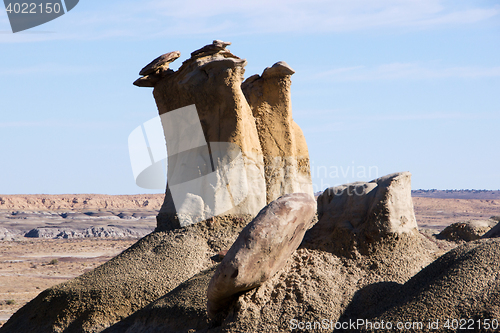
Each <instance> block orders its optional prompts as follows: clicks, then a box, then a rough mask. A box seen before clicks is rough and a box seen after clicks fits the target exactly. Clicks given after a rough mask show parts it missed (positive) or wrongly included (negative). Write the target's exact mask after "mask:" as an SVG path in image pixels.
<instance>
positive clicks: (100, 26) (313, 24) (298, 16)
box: [0, 0, 500, 42]
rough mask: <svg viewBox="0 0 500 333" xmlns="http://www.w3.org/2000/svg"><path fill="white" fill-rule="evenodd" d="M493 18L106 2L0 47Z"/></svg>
mask: <svg viewBox="0 0 500 333" xmlns="http://www.w3.org/2000/svg"><path fill="white" fill-rule="evenodd" d="M499 13H500V6H499V5H496V6H492V7H478V6H474V5H473V4H471V3H470V4H468V7H463V6H459V5H457V2H456V1H449V0H335V1H332V0H309V1H306V0H275V1H268V0H253V1H245V2H243V1H234V0H220V1H201V0H187V1H168V2H166V1H160V0H151V1H148V2H142V3H138V2H136V1H134V2H131V1H129V2H126V1H119V2H114V1H109V2H106V3H102V2H101V3H98V4H95V3H94V4H84V3H81V4H79V5H78V7H76V8H75V9H74V10H73V11H71V12H70V13H68V14H67V15H65V16H63V17H61V18H58V19H57V20H54V21H52V22H53V23H49V24H48V25H46V27H50V28H47V29H50V30H54V31H57V33H55V34H42V35H32V34H27V33H25V34H23V33H18V34H5V33H3V34H0V42H20V41H22V42H26V41H34V40H55V39H106V38H111V37H120V36H126V37H138V38H139V37H140V38H152V37H158V36H185V35H204V34H206V35H208V34H210V35H213V34H214V33H215V32H217V33H225V34H255V33H283V32H288V33H292V32H299V33H322V32H343V31H362V30H370V29H384V28H385V29H387V28H389V29H392V28H406V29H415V28H418V29H421V28H432V27H436V26H442V25H461V24H470V23H475V22H479V21H483V20H487V19H489V18H492V17H495V16H498V15H499ZM0 23H1V25H0V30H4V29H5V30H7V29H8V28H9V27H8V24H7V20H6V15H3V16H0ZM36 29H38V28H36ZM40 29H44V28H41V27H40Z"/></svg>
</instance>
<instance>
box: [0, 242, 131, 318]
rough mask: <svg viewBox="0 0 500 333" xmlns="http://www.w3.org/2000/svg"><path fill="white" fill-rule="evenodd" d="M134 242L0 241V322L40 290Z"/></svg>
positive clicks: (111, 255) (78, 272) (91, 267)
mask: <svg viewBox="0 0 500 333" xmlns="http://www.w3.org/2000/svg"><path fill="white" fill-rule="evenodd" d="M136 241H137V240H135V239H109V240H108V239H106V240H103V239H73V240H65V239H49V240H46V239H29V240H25V241H0V323H1V324H3V323H5V321H7V319H8V318H9V317H10V316H11V315H12V314H13V313H14V312H16V311H17V310H18V309H19V308H21V307H22V306H23V305H24V304H26V303H27V302H29V301H30V300H31V299H33V298H34V297H35V296H37V295H38V294H39V293H40V292H41V291H42V290H44V289H47V288H49V287H51V286H53V285H55V284H58V283H61V282H64V281H66V280H68V279H72V278H74V277H76V276H78V275H81V274H82V273H84V272H85V271H87V270H91V269H93V268H95V267H97V266H98V265H101V264H103V263H104V262H106V261H108V260H109V259H111V258H112V257H114V256H116V255H117V254H119V253H120V252H121V251H123V250H125V249H126V248H128V247H129V246H130V245H132V244H133V243H135V242H136Z"/></svg>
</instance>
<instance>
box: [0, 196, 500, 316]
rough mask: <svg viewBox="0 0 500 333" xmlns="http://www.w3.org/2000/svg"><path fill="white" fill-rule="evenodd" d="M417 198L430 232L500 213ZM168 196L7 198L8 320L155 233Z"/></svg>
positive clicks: (1, 221) (478, 201) (4, 273)
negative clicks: (44, 294)
mask: <svg viewBox="0 0 500 333" xmlns="http://www.w3.org/2000/svg"><path fill="white" fill-rule="evenodd" d="M412 199H413V204H414V209H415V215H416V218H417V222H418V226H419V230H420V232H421V233H424V234H427V235H437V234H438V233H439V232H440V231H442V230H443V229H444V228H446V227H447V226H449V225H450V224H453V223H456V222H464V221H469V220H486V219H489V218H490V217H492V216H499V215H500V191H437V190H428V191H423V190H417V191H412ZM162 201H163V194H156V195H130V196H106V195H81V194H80V195H4V196H1V198H0V203H1V206H0V207H1V209H0V229H1V231H0V238H2V240H1V241H0V324H1V325H3V324H4V323H5V322H6V321H7V320H8V319H9V318H10V316H11V315H12V314H13V313H14V312H16V311H17V310H18V309H20V308H21V307H22V306H24V305H25V304H26V303H27V302H29V301H30V300H32V299H33V298H35V297H36V296H37V295H38V294H39V293H40V292H41V291H43V290H45V289H47V288H49V287H51V286H54V285H56V284H59V283H62V282H64V281H67V280H70V279H72V278H74V277H76V276H79V275H81V274H83V273H85V272H86V271H89V270H92V269H94V268H95V267H97V266H99V265H101V264H103V263H105V262H106V261H108V260H110V259H111V258H113V257H114V256H116V255H118V254H119V253H121V252H122V251H123V250H125V249H127V248H128V247H130V246H131V245H132V244H134V243H135V242H136V241H137V240H138V239H139V238H140V237H142V236H144V235H146V234H147V233H149V232H151V231H153V230H154V227H155V226H156V219H155V216H156V214H157V213H158V211H159V209H160V206H161V203H162ZM33 230H39V232H33ZM51 230H57V231H56V232H49V231H51ZM87 230H94V231H96V230H97V232H94V233H92V232H90V233H89V232H88V231H87ZM99 231H100V232H99ZM27 236H29V237H27ZM447 246H449V247H453V246H454V244H453V243H450V244H447Z"/></svg>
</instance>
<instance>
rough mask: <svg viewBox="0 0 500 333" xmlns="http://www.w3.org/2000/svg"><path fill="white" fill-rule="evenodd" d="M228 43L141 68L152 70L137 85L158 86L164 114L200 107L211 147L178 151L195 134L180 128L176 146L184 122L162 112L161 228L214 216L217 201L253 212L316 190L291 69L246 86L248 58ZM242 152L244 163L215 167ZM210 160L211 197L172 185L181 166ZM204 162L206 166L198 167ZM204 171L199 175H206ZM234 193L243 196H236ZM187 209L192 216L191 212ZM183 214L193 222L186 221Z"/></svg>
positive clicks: (278, 69) (279, 67)
mask: <svg viewBox="0 0 500 333" xmlns="http://www.w3.org/2000/svg"><path fill="white" fill-rule="evenodd" d="M228 45H230V43H227V42H222V41H219V40H215V41H214V42H213V43H212V44H209V45H206V46H204V47H203V48H201V49H199V50H197V51H194V52H193V53H191V58H189V59H188V60H186V61H184V62H183V64H182V66H181V67H180V68H179V69H178V70H177V71H175V72H174V71H172V70H169V69H168V65H169V64H170V62H172V61H174V60H175V59H176V58H177V57H178V56H179V52H177V51H176V52H170V53H167V54H165V55H163V56H160V57H159V58H157V59H155V60H154V61H153V62H152V63H151V64H149V65H148V66H146V67H145V68H144V69H143V70H142V71H141V72H140V74H141V75H146V76H144V77H143V78H141V79H139V80H138V81H136V82H135V84H136V85H139V86H153V87H154V91H153V95H154V98H155V101H156V104H157V106H158V110H159V114H160V116H161V115H165V114H167V113H169V112H172V111H175V110H179V109H181V108H185V107H188V106H191V105H194V106H195V109H196V111H197V114H198V118H199V122H200V123H201V128H202V131H203V135H204V139H205V142H206V143H207V146H208V147H207V148H206V149H205V148H199V147H201V146H202V144H197V145H195V147H193V146H190V147H189V148H190V149H191V150H190V152H189V153H184V154H183V157H179V156H180V155H179V153H180V152H179V151H178V149H177V147H176V146H178V142H182V141H189V140H190V139H189V134H190V133H184V132H181V133H179V134H178V136H177V137H176V138H175V140H173V141H175V143H174V144H172V140H168V138H169V135H170V136H171V135H172V132H173V131H174V130H175V128H174V127H175V126H178V124H169V123H166V122H168V121H166V120H165V119H166V118H165V117H162V122H163V126H164V130H165V136H166V138H167V150H168V154H169V161H168V162H169V163H168V171H167V175H168V177H167V181H168V184H167V190H166V195H165V201H164V204H163V206H162V208H161V210H160V213H159V215H158V230H168V229H172V228H178V227H181V226H183V225H186V224H191V223H194V222H196V221H199V220H203V219H204V217H209V216H210V215H207V211H209V213H212V215H214V214H213V213H214V210H213V209H212V210H210V208H209V207H208V206H210V203H212V202H213V206H216V207H222V206H224V205H223V203H225V202H227V201H230V200H233V203H234V205H233V207H228V209H227V210H224V209H215V212H220V211H224V213H225V214H228V215H236V216H237V215H251V216H255V215H256V214H257V213H258V212H259V211H260V210H261V209H262V208H263V207H264V206H265V205H266V204H267V203H269V202H271V201H272V200H274V199H276V198H278V197H280V196H282V195H284V194H288V193H296V192H305V193H308V194H310V195H311V196H312V195H313V193H312V183H311V176H310V171H309V156H308V151H307V145H306V143H305V139H304V136H303V134H302V131H301V130H300V128H299V127H298V125H297V124H296V123H295V122H294V121H293V119H292V112H291V101H290V84H291V80H290V75H291V74H293V70H292V69H291V68H290V67H289V66H288V65H287V64H286V63H284V62H279V63H277V64H275V65H274V66H273V67H271V68H267V69H266V70H265V71H264V73H263V74H262V77H259V76H258V75H257V76H253V77H251V78H249V79H248V80H247V81H245V83H244V84H243V85H242V82H243V74H244V72H245V70H244V67H245V65H246V63H247V62H246V60H244V59H240V58H239V57H237V56H235V55H233V54H232V53H231V52H230V51H229V50H227V49H226V47H227V46H228ZM167 69H168V70H167ZM242 87H243V89H244V91H245V93H244V92H243V90H242ZM249 103H250V104H249ZM172 125H173V126H174V127H172ZM224 143H229V144H231V146H229V147H231V148H229V149H225V148H224V147H228V146H224V145H223V144H224ZM221 147H222V148H221ZM194 148H196V149H194ZM238 150H240V151H241V154H242V156H241V160H240V161H241V163H239V164H238V163H232V164H231V163H229V165H226V167H224V163H219V165H220V166H221V167H220V168H216V167H215V165H214V163H215V164H217V160H218V161H231V160H232V159H231V157H230V156H232V155H235V154H237V153H238V152H237V151H238ZM235 151H236V152H235ZM172 152H173V153H172ZM214 154H215V155H217V158H215V156H214ZM173 155H175V156H173ZM188 155H190V156H188ZM228 156H229V157H228ZM211 159H212V167H213V169H214V170H213V173H214V179H215V180H214V181H213V182H212V183H210V184H206V185H202V186H204V189H207V188H208V189H210V191H211V192H210V191H208V192H207V191H205V190H202V191H200V192H203V193H204V194H205V195H204V196H201V195H200V194H199V193H194V192H195V191H193V190H191V189H190V188H189V186H185V185H183V184H184V183H181V184H175V185H178V186H177V187H176V188H175V189H174V188H173V185H174V184H173V183H172V179H173V178H175V177H173V176H174V174H175V173H176V172H185V169H186V167H192V166H191V165H192V164H193V161H204V162H202V163H200V165H201V164H203V163H205V164H208V165H209V164H210V162H208V161H210V160H211ZM197 163H198V162H197ZM195 164H196V163H195ZM204 168H206V165H202V166H200V168H199V169H200V170H201V169H204ZM200 170H198V174H199V175H198V176H203V175H206V174H207V172H206V171H203V170H201V171H200ZM228 183H229V185H230V187H231V185H232V184H238V185H237V187H238V188H237V189H236V190H234V189H233V188H234V186H232V187H231V191H230V192H231V193H228V194H227V195H221V193H224V192H225V191H226V187H227V185H228ZM174 192H175V193H174ZM178 192H184V193H183V195H184V198H182V199H178V197H179V195H177V194H178ZM235 192H236V193H235ZM264 193H266V195H263V194H264ZM176 195H177V196H176ZM235 196H240V197H242V198H243V199H242V200H239V201H238V202H236V200H235V198H234V197H235ZM228 198H229V199H228ZM181 207H182V208H181ZM180 214H183V216H179V215H180ZM189 214H190V215H191V216H194V218H189V217H186V215H189ZM180 217H182V218H181V219H180ZM182 219H183V220H185V221H188V222H187V223H186V222H182V221H180V220H182Z"/></svg>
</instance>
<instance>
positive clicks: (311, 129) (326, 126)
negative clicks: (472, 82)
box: [301, 110, 500, 135]
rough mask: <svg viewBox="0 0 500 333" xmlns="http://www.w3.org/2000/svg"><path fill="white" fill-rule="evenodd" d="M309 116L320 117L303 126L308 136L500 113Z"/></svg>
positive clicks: (490, 117)
mask: <svg viewBox="0 0 500 333" xmlns="http://www.w3.org/2000/svg"><path fill="white" fill-rule="evenodd" d="M308 113H309V115H310V116H312V115H315V116H316V115H317V114H320V115H322V123H321V124H319V125H318V124H303V125H301V126H302V128H303V130H304V131H307V133H308V134H309V135H315V134H320V133H325V132H343V131H353V130H359V129H362V128H373V126H374V124H377V123H387V122H406V123H408V122H414V121H431V122H435V121H440V120H446V121H447V120H460V121H472V120H491V121H498V120H500V113H498V114H493V113H463V112H431V113H430V112H421V113H401V114H376V115H346V114H345V112H339V111H328V110H316V111H314V110H312V111H311V110H308Z"/></svg>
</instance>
